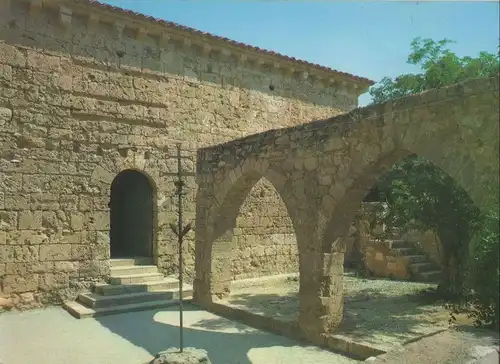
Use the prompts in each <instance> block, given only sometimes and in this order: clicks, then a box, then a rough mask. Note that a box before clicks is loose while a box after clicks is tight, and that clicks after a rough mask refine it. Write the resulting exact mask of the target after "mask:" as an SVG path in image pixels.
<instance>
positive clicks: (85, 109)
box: [0, 1, 357, 303]
mask: <svg viewBox="0 0 500 364" xmlns="http://www.w3.org/2000/svg"><path fill="white" fill-rule="evenodd" d="M7 3H9V2H6V3H5V2H1V3H0V279H1V281H0V289H1V292H3V293H4V294H21V296H16V299H17V300H19V299H21V300H24V301H23V302H25V303H30V302H32V301H33V300H34V299H36V300H38V301H40V300H42V299H48V298H50V299H52V298H51V297H52V296H54V295H60V294H61V293H63V294H66V295H73V294H74V293H75V292H76V291H78V290H81V289H84V288H85V287H88V285H89V283H91V282H93V281H96V280H101V279H102V278H103V277H104V276H105V275H106V274H108V272H109V263H108V259H109V208H108V202H109V192H110V185H111V182H112V180H113V178H114V177H115V176H116V175H117V174H118V173H119V172H120V171H122V170H124V169H127V168H133V169H137V170H139V171H142V172H143V173H145V174H146V175H148V177H150V179H151V180H152V181H153V183H154V187H155V190H156V199H157V203H156V206H155V207H156V211H155V216H156V227H155V231H154V235H155V248H154V250H155V257H156V260H157V263H158V266H159V267H160V269H161V270H162V271H163V272H165V273H172V272H173V270H174V269H175V267H176V259H174V256H175V255H176V251H177V247H176V243H175V242H176V238H175V237H174V236H173V234H172V233H171V232H170V229H169V228H168V223H169V222H171V221H175V219H176V213H175V211H176V198H175V195H174V185H173V183H172V182H173V179H174V176H172V174H173V173H174V172H175V171H176V169H177V166H176V163H177V162H176V160H175V153H176V151H175V143H176V142H182V144H183V149H184V150H185V151H184V159H183V168H184V169H185V170H187V171H190V172H194V165H195V163H196V160H195V159H196V154H195V150H196V149H197V148H199V147H203V146H208V145H211V144H214V143H220V142H224V141H228V140H231V139H233V138H236V137H241V136H245V135H248V134H251V133H255V132H260V131H264V130H268V129H271V128H281V127H286V126H291V125H296V124H299V123H302V122H304V121H307V120H312V119H318V118H324V117H327V116H331V115H335V114H338V113H339V112H341V111H346V110H348V109H351V108H353V107H354V106H355V105H356V103H357V95H356V94H355V93H352V94H350V93H346V92H347V91H346V89H345V88H343V89H342V91H339V89H338V88H335V87H332V86H331V84H330V85H326V84H322V83H319V82H314V81H313V80H312V79H311V78H308V79H306V78H304V77H302V78H301V77H299V76H298V75H297V74H290V73H288V74H287V73H286V72H285V71H286V70H285V71H284V70H280V69H279V68H277V67H275V66H273V65H272V63H271V64H268V63H267V64H266V63H265V62H263V63H259V62H253V63H250V62H244V61H242V57H239V56H238V54H237V53H233V54H229V55H228V54H226V53H224V52H222V51H220V50H216V51H213V52H212V51H210V47H208V48H207V47H206V46H204V45H203V44H201V47H194V46H191V43H190V41H189V39H188V38H183V37H177V38H175V37H171V38H169V37H163V38H158V37H156V36H154V35H150V34H149V33H148V30H147V29H146V31H145V32H144V31H143V30H144V29H143V28H141V29H139V30H137V29H134V28H131V27H129V24H132V20H133V19H132V20H130V19H129V20H130V23H127V21H129V20H127V19H124V18H123V17H120V18H119V19H118V20H119V21H117V22H114V20H113V19H114V18H113V16H115V14H113V13H111V12H108V13H106V14H104V13H102V12H100V13H99V12H97V13H95V14H92V16H90V17H89V16H88V14H85V11H87V10H88V9H87V8H89V6H88V5H83V3H80V4H79V5H78V6H77V4H75V6H77V7H76V8H75V10H74V11H73V13H72V14H71V12H70V13H69V16H68V13H67V9H66V10H65V12H64V13H62V12H61V11H62V10H61V9H51V8H45V7H42V8H37V7H36V4H38V3H37V2H35V3H33V5H32V6H31V7H30V6H29V5H28V4H27V3H25V2H22V1H12V2H10V3H11V7H10V8H2V6H5V4H7ZM86 7H87V8H86ZM134 24H135V23H134ZM134 24H132V25H134ZM124 25H125V26H124ZM134 26H135V25H134ZM167 41H168V42H167ZM207 49H208V51H207ZM212 49H215V47H213V45H212ZM271 85H272V86H273V90H271V89H270V86H271ZM187 182H188V185H187V190H188V194H187V196H186V204H185V218H186V220H194V217H195V216H194V215H195V204H194V199H195V196H196V183H195V180H194V178H193V177H187ZM259 186H260V187H259V188H257V189H256V191H257V190H259V189H260V191H262V190H266V191H267V190H269V185H265V184H264V183H263V184H261V185H259ZM265 196H266V197H265V199H266V202H265V204H264V203H262V202H260V200H261V196H260V192H256V193H255V194H254V193H252V195H251V196H250V197H249V198H248V204H247V205H246V206H248V209H247V207H245V208H244V209H243V212H242V215H241V220H239V224H240V226H241V229H240V231H239V234H238V237H237V243H236V244H234V249H235V250H236V251H237V252H236V253H235V257H237V258H236V259H235V263H234V266H233V270H234V275H235V277H236V276H238V275H255V274H270V273H274V272H276V273H278V272H282V271H289V270H294V269H296V267H297V265H296V263H289V262H288V258H283V256H284V255H285V254H286V256H287V257H288V256H291V257H293V256H295V253H294V252H295V251H296V249H295V248H294V247H292V245H293V244H292V243H291V240H292V238H291V235H290V229H289V222H288V221H286V218H285V217H284V212H283V211H282V210H280V208H278V207H277V206H279V204H280V203H281V202H280V201H279V200H277V198H276V197H275V196H276V195H275V194H272V193H269V194H267V192H266V195H265ZM273 196H274V197H273ZM264 205H265V206H264ZM256 207H259V211H258V214H259V219H258V224H254V223H256V222H257V221H256V220H255V219H254V218H253V216H255V213H254V211H256V210H255V208H256ZM276 209H278V210H279V211H277V210H276ZM269 221H272V222H273V224H274V225H273V227H271V226H270V222H269ZM271 233H272V234H271ZM267 234H271V235H267ZM273 234H274V235H273ZM281 234H282V235H281ZM186 239H187V243H186V252H187V253H188V254H186V255H185V256H186V261H185V266H186V272H187V273H188V275H189V276H191V275H192V273H193V269H194V267H193V265H194V258H193V256H194V234H190V235H189V236H188V237H187V238H186ZM277 240H280V243H279V244H278V243H276V244H275V242H276V241H277ZM271 241H272V242H273V244H275V245H272V244H271ZM269 249H275V250H273V251H270V250H269ZM249 254H250V256H253V257H255V259H253V260H252V259H246V256H248V255H249ZM281 254H282V255H283V256H281ZM277 260H278V261H280V262H281V263H280V264H276V261H277ZM254 261H255V263H253V262H254ZM255 264H257V265H258V267H255V266H254V265H255ZM42 293H43V294H42Z"/></svg>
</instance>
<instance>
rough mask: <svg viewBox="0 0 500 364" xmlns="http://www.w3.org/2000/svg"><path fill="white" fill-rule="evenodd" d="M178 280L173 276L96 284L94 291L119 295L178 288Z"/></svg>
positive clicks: (104, 294) (107, 294)
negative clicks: (133, 281) (146, 280)
mask: <svg viewBox="0 0 500 364" xmlns="http://www.w3.org/2000/svg"><path fill="white" fill-rule="evenodd" d="M178 287H179V281H178V280H177V279H175V278H169V277H166V278H163V279H162V280H159V281H153V282H144V283H140V284H121V285H119V284H96V285H95V286H94V292H95V293H98V294H100V295H102V296H112V295H120V294H125V293H139V292H158V291H163V290H169V289H178Z"/></svg>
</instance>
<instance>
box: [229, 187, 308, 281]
mask: <svg viewBox="0 0 500 364" xmlns="http://www.w3.org/2000/svg"><path fill="white" fill-rule="evenodd" d="M233 242H234V244H235V247H234V254H233V258H232V268H231V273H232V276H233V279H242V278H253V277H257V276H262V275H272V274H283V273H294V272H298V271H299V257H298V249H297V242H296V239H295V234H294V231H293V226H292V221H291V220H290V217H289V216H288V211H287V210H286V206H285V204H284V203H283V201H282V200H281V197H280V196H279V194H278V192H277V191H276V189H275V188H274V187H273V185H272V184H271V183H270V182H269V181H268V180H266V179H265V178H262V179H261V180H260V181H259V182H257V183H256V184H255V186H254V187H253V188H252V189H251V191H250V193H249V195H248V197H247V199H246V200H245V202H243V205H242V206H241V208H240V213H239V215H238V218H237V219H236V227H235V229H234V236H233Z"/></svg>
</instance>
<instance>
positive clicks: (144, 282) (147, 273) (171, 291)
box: [64, 258, 193, 318]
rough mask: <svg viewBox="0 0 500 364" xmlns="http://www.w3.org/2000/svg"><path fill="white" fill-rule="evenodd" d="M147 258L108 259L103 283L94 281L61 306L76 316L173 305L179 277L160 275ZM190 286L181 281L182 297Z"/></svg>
mask: <svg viewBox="0 0 500 364" xmlns="http://www.w3.org/2000/svg"><path fill="white" fill-rule="evenodd" d="M152 263H153V262H152V259H149V258H127V259H111V275H110V277H109V279H108V283H107V284H97V285H95V286H94V287H93V292H92V293H81V294H80V295H78V297H77V299H76V300H75V301H67V302H65V303H64V308H65V309H66V310H67V311H68V312H69V313H70V314H71V315H72V316H74V317H76V318H86V317H95V316H104V315H112V314H118V313H125V312H132V311H143V310H150V309H157V308H164V307H168V306H173V305H177V304H178V302H179V281H178V280H177V278H173V277H164V276H163V274H161V273H159V272H158V268H157V267H156V266H155V265H153V264H152ZM192 294H193V287H192V286H191V285H188V284H185V283H184V284H183V292H182V297H183V298H184V299H186V300H190V299H191V296H192Z"/></svg>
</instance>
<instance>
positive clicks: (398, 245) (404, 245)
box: [391, 239, 415, 249]
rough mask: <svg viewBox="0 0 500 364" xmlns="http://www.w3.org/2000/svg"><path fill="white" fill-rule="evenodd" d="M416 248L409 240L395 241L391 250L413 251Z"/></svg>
mask: <svg viewBox="0 0 500 364" xmlns="http://www.w3.org/2000/svg"><path fill="white" fill-rule="evenodd" d="M414 247H415V245H414V243H412V242H410V241H407V240H398V239H394V240H392V242H391V248H392V249H401V248H403V249H404V248H411V249H413V248H414Z"/></svg>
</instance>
